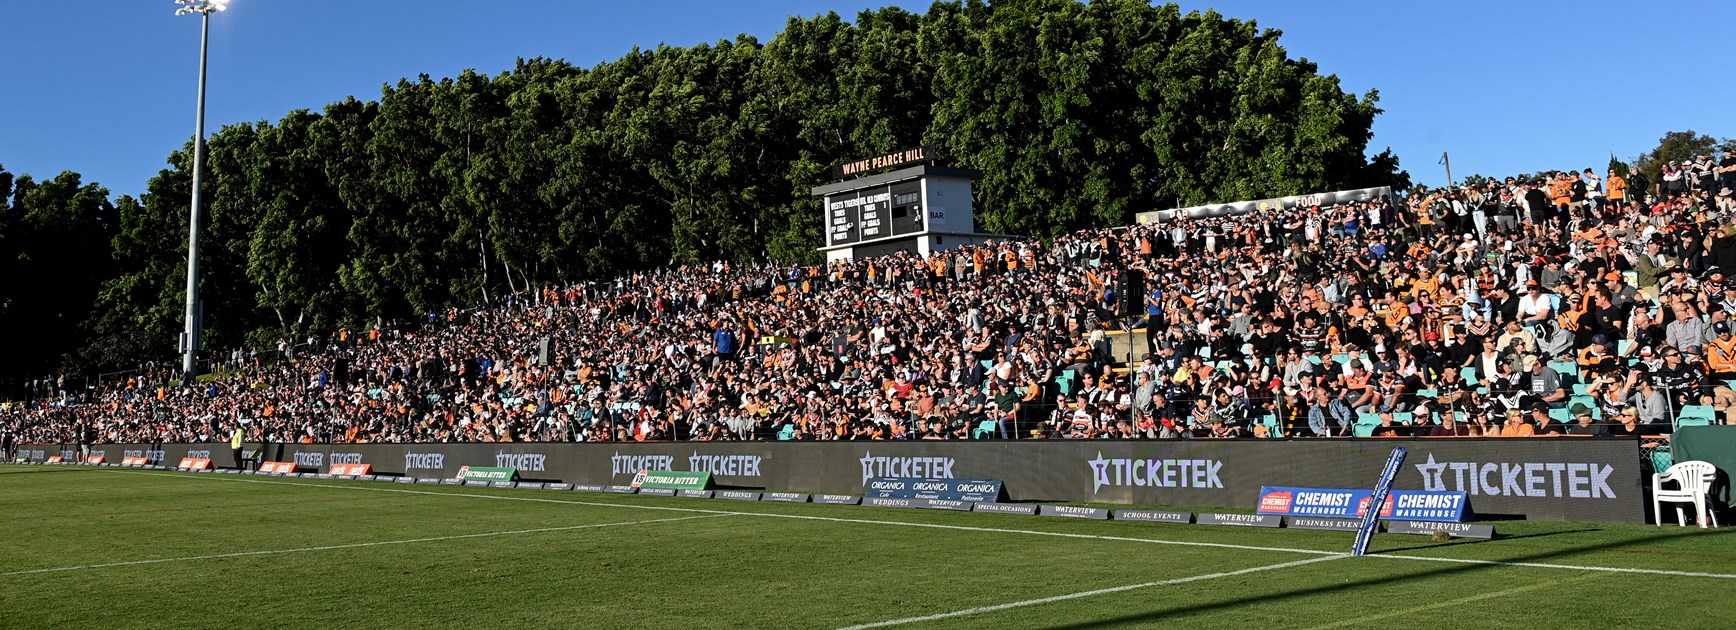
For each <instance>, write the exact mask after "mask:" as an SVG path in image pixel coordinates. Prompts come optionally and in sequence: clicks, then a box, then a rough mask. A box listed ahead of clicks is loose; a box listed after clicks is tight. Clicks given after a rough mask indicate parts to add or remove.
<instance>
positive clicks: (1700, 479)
mask: <svg viewBox="0 0 1736 630" xmlns="http://www.w3.org/2000/svg"><path fill="white" fill-rule="evenodd" d="M1717 480H1718V469H1717V467H1714V466H1713V465H1712V464H1711V463H1710V462H1682V463H1679V464H1676V465H1674V466H1671V467H1670V468H1669V469H1668V470H1665V471H1664V472H1662V473H1653V474H1652V515H1653V516H1654V517H1655V518H1656V520H1657V523H1658V525H1663V524H1664V512H1663V504H1665V503H1675V504H1677V506H1676V522H1678V523H1681V524H1682V526H1683V527H1687V526H1688V517H1687V515H1685V514H1683V513H1682V507H1681V505H1680V504H1682V503H1692V504H1694V517H1695V519H1696V522H1698V523H1699V524H1700V527H1705V526H1706V523H1708V522H1710V523H1711V524H1712V526H1713V527H1717V526H1718V521H1717V520H1716V519H1717V517H1716V516H1714V515H1713V514H1712V511H1711V510H1710V509H1708V507H1709V505H1708V504H1709V503H1710V502H1711V500H1712V499H1711V495H1712V484H1713V483H1714V482H1716V481H1717ZM1671 482H1674V483H1675V484H1676V488H1675V489H1671V490H1666V489H1664V484H1666V483H1671Z"/></svg>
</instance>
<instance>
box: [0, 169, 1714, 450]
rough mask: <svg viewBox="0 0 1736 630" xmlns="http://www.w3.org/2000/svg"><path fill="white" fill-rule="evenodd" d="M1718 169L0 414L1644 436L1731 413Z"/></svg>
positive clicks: (777, 433)
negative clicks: (1130, 314)
mask: <svg viewBox="0 0 1736 630" xmlns="http://www.w3.org/2000/svg"><path fill="white" fill-rule="evenodd" d="M1725 161H1726V162H1729V160H1725ZM1707 163H1708V164H1710V162H1709V160H1708V162H1707ZM1726 166H1727V165H1726ZM1712 168H1713V169H1714V176H1713V177H1702V176H1701V175H1700V173H1701V172H1703V169H1698V168H1697V167H1695V166H1690V167H1688V168H1681V167H1680V166H1679V165H1668V166H1666V168H1665V169H1664V171H1663V177H1662V181H1660V182H1657V183H1656V184H1653V183H1650V182H1644V181H1627V180H1625V179H1624V178H1622V177H1620V176H1618V175H1617V174H1616V173H1613V172H1610V173H1606V174H1605V175H1604V176H1603V177H1598V176H1597V175H1596V174H1594V173H1593V172H1592V171H1591V170H1590V169H1586V170H1584V171H1583V172H1563V173H1554V174H1549V175H1546V176H1540V177H1535V178H1531V177H1527V178H1507V179H1506V180H1505V181H1486V182H1478V183H1476V184H1475V185H1469V186H1463V187H1458V188H1453V189H1450V190H1444V189H1443V190H1425V189H1419V190H1416V191H1411V192H1410V194H1408V195H1405V196H1403V197H1398V198H1395V199H1396V200H1397V203H1390V202H1389V201H1388V200H1383V199H1377V200H1372V201H1369V202H1363V203H1352V204H1342V205H1337V206H1332V207H1325V208H1318V207H1306V208H1294V209H1289V210H1278V211H1261V212H1255V213H1250V214H1245V215H1240V216H1226V217H1212V218H1186V217H1177V218H1174V219H1172V220H1166V221H1162V222H1159V223H1152V224H1140V225H1135V226H1130V227H1125V228H1115V229H1093V230H1086V231H1082V232H1077V233H1072V234H1068V235H1064V236H1061V237H1058V238H1055V239H1053V240H1052V241H1048V242H1039V241H1034V240H1033V241H991V242H988V243H986V244H983V245H978V246H969V247H963V248H959V249H954V250H949V251H945V252H939V253H936V254H933V255H931V256H928V257H919V256H916V255H913V254H909V253H901V254H897V255H892V256H885V257H875V258H864V259H858V260H853V261H846V262H836V263H832V264H827V265H816V266H797V267H782V266H775V265H769V264H766V265H742V264H736V263H728V262H717V263H713V264H709V265H702V266H683V267H671V268H666V269H660V270H656V271H650V272H645V273H640V274H635V275H631V276H626V277H621V278H616V279H613V280H609V281H596V282H587V283H582V284H577V285H573V286H567V287H548V288H544V289H542V290H540V291H538V292H536V293H535V294H534V295H517V296H511V297H509V298H507V299H506V300H505V301H504V302H502V303H498V304H493V305H490V306H488V307H486V308H480V309H476V310H470V311H459V310H451V311H447V312H444V313H431V314H427V315H426V316H424V317H420V318H417V319H415V320H413V321H399V322H381V323H380V324H379V325H377V326H372V327H369V328H367V329H364V330H354V331H352V330H341V331H336V332H334V333H332V334H330V335H329V336H325V337H322V338H316V339H313V340H312V343H311V344H307V345H302V346H291V345H289V344H288V343H287V342H286V343H284V344H280V345H279V347H278V349H277V352H275V353H270V352H268V353H266V354H265V355H261V356H239V355H237V356H233V357H230V358H231V363H233V364H234V365H233V367H234V369H233V370H232V371H229V372H224V373H220V374H219V375H218V376H217V377H216V378H214V379H212V380H209V381H205V382H198V383H195V384H193V385H192V386H187V387H178V386H173V385H171V382H172V381H173V379H174V378H175V375H174V374H172V373H170V371H169V370H167V369H148V370H145V371H143V372H140V373H139V374H137V375H134V376H133V377H131V378H129V379H126V380H124V381H112V382H109V383H106V384H104V385H101V386H97V387H92V388H89V389H85V390H77V391H67V389H66V388H65V387H64V384H62V385H61V386H60V387H59V388H58V391H56V392H54V393H53V394H51V395H48V396H45V397H43V398H40V399H36V400H31V401H28V402H16V403H13V404H11V405H9V406H7V407H5V408H4V410H0V433H3V434H5V436H6V437H7V439H8V440H10V441H16V442H43V443H53V442H61V443H71V442H87V443H117V442H119V443H154V442H205V441H216V440H222V439H227V437H228V436H229V431H230V430H232V428H233V427H235V426H240V427H242V428H243V430H244V432H245V434H246V439H247V440H249V441H271V442H415V441H433V442H447V441H451V442H504V441H646V440H957V439H973V438H997V439H1067V438H1269V437H1295V438H1300V437H1343V436H1485V437H1492V436H1525V435H1548V434H1564V435H1593V436H1596V435H1613V436H1636V435H1637V436H1655V435H1660V434H1667V433H1669V432H1671V430H1672V429H1673V428H1674V427H1675V426H1677V425H1678V424H1680V423H1688V422H1715V423H1723V422H1726V421H1730V420H1736V393H1733V392H1732V390H1731V388H1730V386H1729V382H1730V381H1731V380H1736V336H1733V335H1732V325H1736V322H1732V321H1731V315H1732V313H1736V280H1733V279H1732V278H1730V277H1729V276H1728V275H1726V272H1725V270H1731V271H1732V272H1736V224H1733V222H1732V220H1731V218H1732V213H1733V212H1736V205H1733V203H1732V198H1731V191H1730V188H1729V187H1730V186H1731V184H1732V179H1736V177H1733V176H1736V172H1733V170H1736V167H1732V170H1723V171H1717V170H1716V169H1718V168H1721V167H1718V166H1717V165H1712ZM1720 177H1721V178H1722V179H1721V180H1720V179H1719V178H1720ZM1635 179H1639V178H1635ZM1128 269H1139V270H1142V271H1144V272H1146V274H1147V276H1148V278H1149V281H1148V283H1147V291H1146V293H1145V294H1144V295H1143V296H1139V297H1138V298H1137V299H1136V300H1135V301H1136V302H1139V303H1140V304H1141V306H1142V309H1141V310H1142V313H1141V314H1140V315H1139V316H1138V317H1137V318H1136V319H1137V321H1134V322H1132V326H1133V328H1134V334H1132V335H1128V334H1127V332H1126V331H1125V330H1124V329H1125V328H1126V326H1125V325H1124V323H1126V322H1127V321H1128V320H1129V319H1135V318H1124V317H1122V316H1120V315H1119V314H1118V313H1117V310H1118V309H1117V307H1118V302H1119V300H1120V298H1121V296H1118V295H1116V291H1117V288H1118V287H1119V286H1121V285H1120V277H1121V275H1122V274H1123V273H1125V271H1126V270H1128ZM545 348H546V350H545ZM545 353H546V354H545ZM1132 355H1137V356H1132Z"/></svg>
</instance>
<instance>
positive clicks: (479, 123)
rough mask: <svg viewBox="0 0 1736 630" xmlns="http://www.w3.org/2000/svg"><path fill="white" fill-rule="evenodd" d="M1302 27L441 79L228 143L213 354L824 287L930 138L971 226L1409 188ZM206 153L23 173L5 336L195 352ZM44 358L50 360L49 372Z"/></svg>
mask: <svg viewBox="0 0 1736 630" xmlns="http://www.w3.org/2000/svg"><path fill="white" fill-rule="evenodd" d="M1280 35H1281V34H1280V33H1279V32H1278V31H1276V30H1272V29H1262V28H1260V27H1259V26H1258V25H1257V24H1256V23H1255V22H1253V21H1251V20H1247V21H1244V20H1236V19H1229V18H1226V17H1224V16H1222V15H1219V14H1218V13H1216V12H1211V11H1207V12H1204V13H1200V12H1190V13H1185V14H1184V13H1183V12H1182V11H1181V9H1180V8H1179V7H1178V6H1176V5H1174V4H1168V5H1161V6H1152V5H1150V4H1147V3H1145V2H1141V1H1138V0H1099V1H1095V2H1091V3H1089V4H1083V3H1080V2H1077V1H1075V0H1004V1H1000V2H996V3H994V4H993V5H989V4H987V3H985V2H982V1H980V0H968V1H964V2H939V3H936V4H934V5H933V6H932V7H931V8H930V9H929V10H928V12H927V13H923V14H915V13H910V12H907V11H904V10H901V9H898V8H886V9H880V10H876V11H868V12H864V13H861V14H859V15H857V16H856V19H855V20H854V21H853V22H851V21H846V20H845V19H844V18H842V17H840V16H839V15H837V14H835V13H829V14H826V15H820V16H817V17H811V18H791V19H790V20H789V21H788V22H787V23H786V24H785V26H784V29H783V30H782V31H781V32H780V33H778V34H777V35H776V36H775V37H774V38H773V39H771V40H770V41H768V42H760V41H758V40H756V39H755V38H752V37H748V36H745V35H743V36H738V37H735V38H734V39H726V40H719V41H717V42H715V43H709V44H702V45H698V46H694V47H691V48H681V47H673V46H660V47H658V48H655V49H650V50H643V49H637V48H636V49H634V50H632V51H629V52H627V54H625V55H624V56H622V57H621V58H619V59H617V60H614V61H611V62H607V63H602V64H599V65H596V66H594V67H590V68H581V67H576V66H573V65H572V64H569V63H567V62H565V61H560V60H551V59H542V58H535V59H522V60H520V61H519V62H518V63H517V64H516V66H515V67H514V68H512V69H510V70H507V71H505V72H502V73H500V74H497V75H493V76H489V75H485V74H478V73H476V72H473V71H466V72H464V73H463V74H461V75H459V76H457V77H450V78H440V79H435V78H431V77H429V76H426V75H423V76H419V77H414V78H405V79H401V80H398V81H396V82H395V83H390V84H387V85H384V86H383V87H382V90H381V93H380V94H379V96H378V98H377V99H376V100H372V101H364V100H359V99H357V98H353V97H352V98H347V99H345V100H343V101H340V102H336V103H332V104H330V105H328V106H326V107H325V108H324V110H323V111H318V112H314V111H307V110H297V111H292V112H289V113H287V114H286V115H285V116H284V117H283V118H282V119H281V120H278V121H276V122H269V121H259V122H254V123H244V124H233V125H227V126H225V127H223V128H222V129H221V130H220V131H219V132H217V133H216V134H215V135H214V136H212V137H211V139H210V140H209V143H208V156H209V159H208V160H207V164H208V167H207V168H208V169H209V171H208V173H207V175H206V177H205V179H204V182H205V186H207V187H208V188H207V194H206V195H205V198H206V199H208V200H209V202H208V205H207V207H206V208H204V219H203V220H204V229H205V232H204V234H203V240H202V241H201V248H202V251H203V255H204V256H205V258H204V259H203V262H202V269H203V270H205V271H204V272H203V273H204V276H203V277H202V278H201V293H202V295H203V296H204V300H205V302H206V307H205V322H206V327H207V336H206V339H207V343H206V351H207V352H211V351H213V350H216V349H219V348H228V347H234V346H236V345H239V344H243V343H254V344H262V343H267V342H269V341H271V340H275V339H276V338H278V337H280V336H299V335H302V334H306V333H308V332H313V331H328V330H331V329H333V328H334V327H336V326H339V325H344V324H346V323H357V322H361V321H365V320H370V319H371V318H373V317H377V316H385V317H397V316H410V315H416V314H419V313H425V312H429V311H434V310H439V309H443V308H445V307H448V306H451V305H470V304H476V303H478V302H481V301H485V300H488V299H490V298H492V297H497V296H499V295H501V294H503V293H506V292H515V291H524V290H526V289H529V288H532V287H538V286H542V285H544V284H546V283H551V282H568V281H574V280H581V279H586V278H603V277H612V276H614V275H616V274H621V273H626V272H632V271H635V270H641V269H647V268H651V267H656V266H660V265H668V264H682V263H695V262H699V261H708V260H717V259H725V260H733V261H742V262H756V261H775V262H778V263H788V264H798V263H813V262H817V261H818V260H819V259H820V257H819V255H818V254H817V253H816V252H815V250H814V248H815V247H817V246H818V245H819V244H820V243H821V242H822V239H821V221H820V219H821V213H820V212H819V209H818V202H816V201H815V200H813V199H812V198H810V197H809V196H808V190H809V189H810V188H811V187H813V186H815V185H819V184H823V183H826V182H827V181H828V179H829V175H828V167H829V166H830V165H832V164H835V163H838V162H843V161H846V160H849V159H853V158H858V157H862V156H867V155H873V154H878V153H882V152H887V151H891V150H897V149H902V148H905V147H909V146H915V145H918V144H923V145H928V146H931V147H934V148H935V149H936V150H937V151H938V152H939V153H940V154H941V155H943V156H944V157H945V159H946V161H947V162H949V163H950V164H951V165H954V166H958V167H964V168H972V169H977V170H980V171H982V172H983V173H984V175H983V178H982V179H981V181H979V182H978V185H977V192H976V196H977V198H976V200H975V202H976V206H977V208H978V210H977V222H978V225H977V227H978V229H980V230H983V231H987V232H996V233H1007V234H1015V235H1025V236H1032V237H1045V236H1050V235H1054V234H1057V233H1061V232H1064V231H1069V230H1075V229H1079V228H1084V227H1088V226H1101V225H1124V224H1128V223H1131V222H1132V220H1133V216H1134V214H1135V213H1137V212H1141V211H1146V210H1154V209H1161V208H1165V207H1175V206H1186V205H1195V204H1201V203H1209V202H1218V201H1231V200H1236V199H1251V198H1264V197H1273V196H1280V195H1287V194H1297V193H1303V192H1310V191H1321V190H1334V189H1343V188H1356V187H1364V186H1378V185H1393V184H1397V185H1403V183H1404V182H1406V181H1408V176H1406V175H1405V174H1404V173H1403V172H1402V171H1399V170H1398V163H1397V159H1396V158H1395V157H1393V156H1392V154H1391V152H1390V151H1388V152H1386V153H1382V154H1380V155H1377V156H1375V157H1373V158H1370V157H1368V156H1367V155H1366V151H1367V149H1368V142H1369V139H1370V137H1371V131H1370V127H1371V125H1372V123H1373V120H1374V118H1375V116H1376V115H1378V114H1379V113H1380V109H1379V108H1378V106H1377V103H1378V94H1377V93H1375V92H1373V91H1370V92H1368V93H1367V94H1362V95H1356V94H1350V93H1346V92H1345V91H1344V90H1343V89H1342V88H1341V87H1340V85H1339V81H1338V79H1337V78H1336V77H1335V76H1333V75H1330V74H1322V73H1321V72H1320V70H1319V68H1317V67H1316V66H1315V64H1313V63H1311V62H1309V61H1307V60H1299V59H1292V58H1291V57H1290V56H1289V54H1288V53H1287V52H1286V51H1285V50H1284V48H1283V47H1282V46H1281V45H1280V44H1279V39H1280ZM191 163H192V143H191V142H189V143H188V144H187V146H186V147H185V148H183V149H182V150H180V151H177V152H175V153H174V154H172V155H170V156H168V168H166V169H164V170H163V171H161V172H160V173H159V174H158V175H157V176H156V177H154V178H152V179H151V180H150V182H149V183H148V192H146V193H145V194H143V195H142V196H141V197H140V198H137V199H135V198H131V197H121V198H119V199H118V200H114V201H112V202H111V201H110V200H109V199H108V198H107V195H106V192H105V191H104V190H103V189H102V188H100V187H98V186H96V185H95V184H83V183H81V182H80V181H79V178H78V176H77V175H76V174H73V173H67V174H63V175H61V176H59V177H57V178H55V179H53V180H50V181H47V182H41V183H38V182H34V181H32V180H30V179H29V178H28V177H18V178H16V180H15V179H14V178H13V177H12V176H10V175H7V174H5V173H4V171H0V182H4V187H0V192H5V193H7V194H6V196H5V198H9V199H10V200H11V204H10V206H9V207H5V208H4V210H5V211H4V212H3V213H0V265H4V266H5V268H4V269H3V272H4V273H5V274H6V275H7V277H11V278H31V280H29V281H28V282H21V283H12V284H8V285H6V286H5V287H4V288H0V321H4V322H6V323H7V324H8V325H9V326H18V327H22V328H17V327H13V328H8V329H9V330H30V331H32V332H31V333H30V334H28V335H25V337H27V338H29V339H33V340H37V343H38V344H39V345H38V346H30V347H27V348H26V349H25V353H24V356H26V357H28V358H29V361H27V362H26V363H27V365H25V366H22V367H18V366H16V365H15V366H14V367H11V368H7V369H13V370H23V371H27V372H36V373H46V372H48V371H52V370H53V368H54V365H53V364H55V363H57V362H61V361H62V360H64V361H65V362H66V363H68V364H71V365H73V366H77V367H100V366H115V365H128V364H129V362H135V361H138V360H140V359H144V358H165V357H167V356H170V355H171V354H172V353H173V352H174V340H175V335H176V332H177V331H178V330H179V329H180V326H181V322H180V317H181V305H182V300H183V299H184V298H183V297H182V295H181V290H182V289H181V287H182V284H183V282H184V278H185V275H184V274H185V266H186V250H185V247H186V245H185V242H186V240H185V229H186V226H185V223H186V216H187V208H188V204H189V203H190V198H191V195H190V191H189V187H190V181H191V174H190V172H189V171H190V170H191ZM30 362H39V363H30Z"/></svg>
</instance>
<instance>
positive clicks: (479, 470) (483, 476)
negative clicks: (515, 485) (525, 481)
mask: <svg viewBox="0 0 1736 630" xmlns="http://www.w3.org/2000/svg"><path fill="white" fill-rule="evenodd" d="M517 478H518V469H516V468H504V467H500V466H463V467H460V468H459V469H458V477H457V479H458V480H459V481H512V480H514V479H517Z"/></svg>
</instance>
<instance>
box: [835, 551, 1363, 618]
mask: <svg viewBox="0 0 1736 630" xmlns="http://www.w3.org/2000/svg"><path fill="white" fill-rule="evenodd" d="M1348 557H1350V555H1349V554H1334V555H1330V556H1322V557H1319V558H1309V559H1307V560H1296V561H1292V562H1283V563H1279V564H1268V565H1266V566H1260V567H1252V568H1248V569H1240V570H1237V571H1224V572H1222V573H1207V574H1205V575H1195V576H1190V577H1184V578H1175V579H1172V580H1158V581H1156V582H1143V583H1140V584H1129V585H1127V586H1116V587H1112V588H1100V589H1097V590H1095V591H1080V592H1077V593H1068V594H1066V595H1055V596H1053V597H1043V598H1039V599H1027V600H1025V601H1022V602H1010V603H1006V604H995V605H993V606H981V607H978V608H967V609H964V610H955V611H952V612H949V613H940V614H935V615H924V616H921V617H905V618H903V619H893V620H890V621H876V622H874V623H865V624H861V625H856V626H848V627H845V628H842V629H841V630H866V629H867V628H884V627H887V626H898V625H903V624H907V623H921V622H924V621H935V620H939V619H951V618H953V617H964V616H968V615H976V614H981V613H989V612H998V611H1002V610H1007V609H1009V608H1022V607H1025V606H1037V605H1041V604H1051V603H1054V602H1061V601H1067V600H1069V599H1079V598H1081V597H1095V596H1098V595H1107V594H1110V593H1120V592H1122V591H1132V590H1137V589H1142V588H1151V587H1153V586H1169V585H1172V584H1185V583H1187V582H1198V581H1201V580H1211V579H1216V578H1222V577H1230V576H1233V575H1242V574H1245V573H1259V572H1261V571H1272V570H1276V569H1286V568H1289V567H1296V566H1302V565H1304V564H1313V563H1315V562H1325V561H1327V560H1337V559H1339V558H1348Z"/></svg>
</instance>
